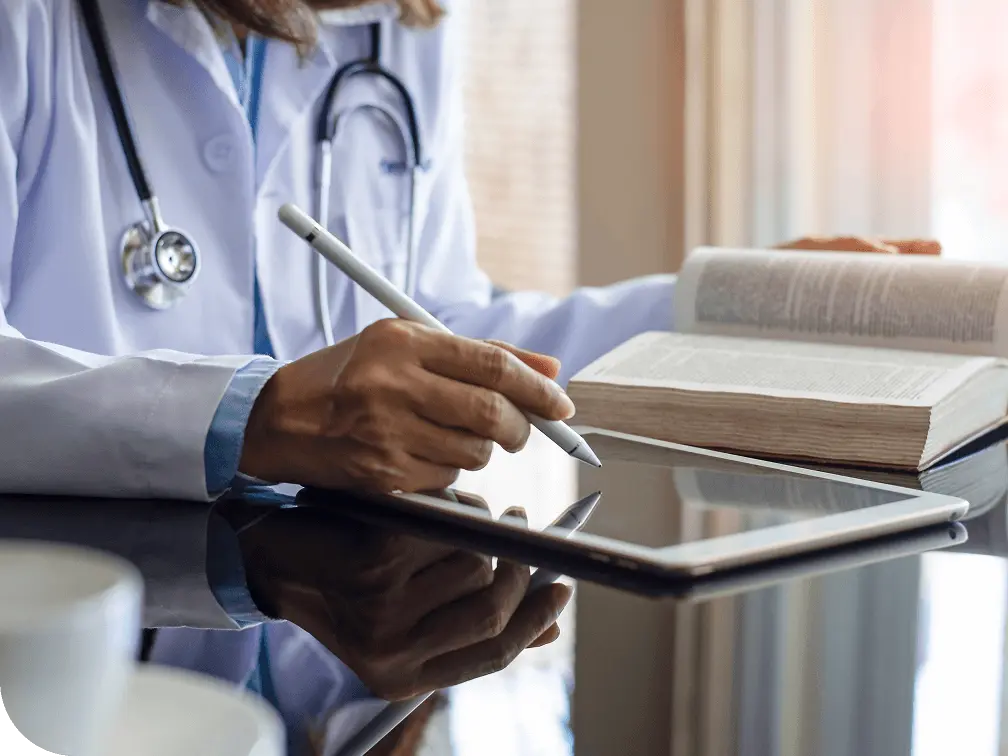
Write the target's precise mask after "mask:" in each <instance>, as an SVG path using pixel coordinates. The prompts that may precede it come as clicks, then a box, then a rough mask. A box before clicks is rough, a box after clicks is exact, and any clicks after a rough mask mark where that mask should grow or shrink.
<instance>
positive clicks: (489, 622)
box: [477, 607, 508, 639]
mask: <svg viewBox="0 0 1008 756" xmlns="http://www.w3.org/2000/svg"><path fill="white" fill-rule="evenodd" d="M507 621H508V618H507V616H506V615H505V614H504V612H503V611H502V610H501V609H499V608H497V607H494V609H493V611H491V612H487V614H486V615H484V617H483V619H482V620H480V622H479V624H478V625H477V628H478V631H479V634H480V636H481V637H482V638H484V639H490V638H496V637H497V636H499V635H500V634H501V633H503V632H504V628H506V627H507Z"/></svg>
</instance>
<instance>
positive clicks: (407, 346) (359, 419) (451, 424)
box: [239, 320, 574, 492]
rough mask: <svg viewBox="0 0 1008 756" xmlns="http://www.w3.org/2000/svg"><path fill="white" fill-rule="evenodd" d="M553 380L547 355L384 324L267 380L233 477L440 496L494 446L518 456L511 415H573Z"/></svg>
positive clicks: (555, 367) (522, 423) (519, 435)
mask: <svg viewBox="0 0 1008 756" xmlns="http://www.w3.org/2000/svg"><path fill="white" fill-rule="evenodd" d="M558 371H559V363H558V362H557V361H556V360H554V359H553V358H551V357H547V356H545V355H540V354H535V353H532V352H526V351H524V350H521V349H518V348H516V347H512V346H508V345H506V344H500V343H495V342H487V341H476V340H473V339H467V338H463V337H460V336H453V335H450V334H445V333H440V332H438V331H435V330H432V329H430V328H426V327H424V326H420V325H416V324H414V323H409V322H406V321H403V320H382V321H379V322H377V323H374V324H373V325H371V326H368V327H367V328H365V329H364V330H363V331H362V332H361V333H360V334H358V335H356V336H354V337H352V338H350V339H347V340H346V341H343V342H340V343H339V344H337V345H335V346H333V347H330V348H328V349H323V350H321V351H318V352H315V353H313V354H310V355H308V356H307V357H304V358H302V359H300V360H297V361H295V362H292V363H290V364H289V365H285V366H284V367H282V368H280V370H278V371H277V372H276V374H275V375H274V376H273V377H272V378H271V379H270V380H269V381H268V382H267V383H266V386H265V387H264V388H263V390H262V392H261V393H260V395H259V397H258V398H257V400H256V402H255V405H254V406H253V409H252V414H251V416H250V418H249V423H248V427H247V429H246V433H245V442H244V447H243V449H242V456H241V462H240V465H239V469H240V470H241V471H242V472H243V473H245V474H247V475H252V476H254V477H257V478H261V479H264V480H268V481H282V482H289V483H298V484H301V485H313V486H320V487H326V488H346V487H354V488H363V489H367V490H373V491H378V492H389V491H393V490H402V491H421V490H429V489H438V488H444V487H446V486H449V485H451V483H453V482H454V481H455V479H456V478H457V476H458V474H459V471H460V470H479V469H481V468H482V467H485V466H486V464H487V462H488V461H489V460H490V454H491V452H492V451H493V444H494V443H495V442H496V443H497V444H499V445H500V446H501V447H503V448H504V449H506V450H508V451H511V452H515V451H519V450H520V449H522V448H523V447H524V445H525V442H526V441H527V440H528V437H529V433H530V426H529V422H528V420H526V418H525V416H524V415H523V414H522V412H521V411H520V410H526V411H529V412H532V413H534V414H536V415H539V416H540V417H543V418H546V419H548V420H566V419H567V418H569V417H571V416H572V415H573V414H574V405H573V404H572V403H571V401H570V399H568V398H567V395H566V394H565V393H564V391H563V390H562V389H561V388H560V387H559V386H558V385H557V384H556V383H555V382H554V381H553V378H555V377H556V375H557V373H558Z"/></svg>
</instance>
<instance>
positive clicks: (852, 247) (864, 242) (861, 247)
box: [777, 236, 941, 255]
mask: <svg viewBox="0 0 1008 756" xmlns="http://www.w3.org/2000/svg"><path fill="white" fill-rule="evenodd" d="M777 249H802V250H826V251H830V252H878V253H882V254H888V255H940V254H941V244H939V243H938V242H937V241H934V240H931V239H895V240H894V239H887V240H884V241H883V240H881V239H866V238H864V237H861V236H805V237H802V238H800V239H795V240H794V241H790V242H785V243H784V244H779V245H777Z"/></svg>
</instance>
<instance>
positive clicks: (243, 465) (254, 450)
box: [238, 367, 284, 481]
mask: <svg viewBox="0 0 1008 756" xmlns="http://www.w3.org/2000/svg"><path fill="white" fill-rule="evenodd" d="M283 370H284V368H282V367H281V368H280V369H279V370H277V372H276V373H274V374H273V375H272V376H271V377H270V378H269V380H267V381H266V383H265V385H264V386H263V387H262V390H261V391H260V392H259V395H258V396H257V397H256V399H255V402H254V403H253V405H252V411H251V412H250V413H249V416H248V423H247V424H246V426H245V435H244V438H243V440H242V448H241V455H240V457H239V459H238V472H239V473H240V474H241V475H244V476H247V477H249V478H254V479H257V480H261V481H279V480H282V476H280V475H279V474H278V472H279V471H278V467H279V466H278V465H277V454H278V452H279V444H277V443H276V438H277V435H278V432H277V422H276V415H277V414H278V410H277V406H278V404H279V402H278V400H277V393H278V391H277V376H278V375H279V374H280V373H281V372H283Z"/></svg>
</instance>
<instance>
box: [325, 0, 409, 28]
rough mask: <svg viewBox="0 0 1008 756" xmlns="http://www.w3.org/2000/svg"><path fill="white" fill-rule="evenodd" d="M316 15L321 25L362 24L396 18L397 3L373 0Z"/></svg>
mask: <svg viewBox="0 0 1008 756" xmlns="http://www.w3.org/2000/svg"><path fill="white" fill-rule="evenodd" d="M318 16H319V23H320V24H321V25H322V26H362V25H364V24H373V23H376V22H378V21H388V20H391V19H395V18H398V17H399V5H398V3H395V2H388V0H374V2H370V3H365V4H364V5H359V6H357V7H356V8H342V9H339V10H324V11H319V14H318Z"/></svg>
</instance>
